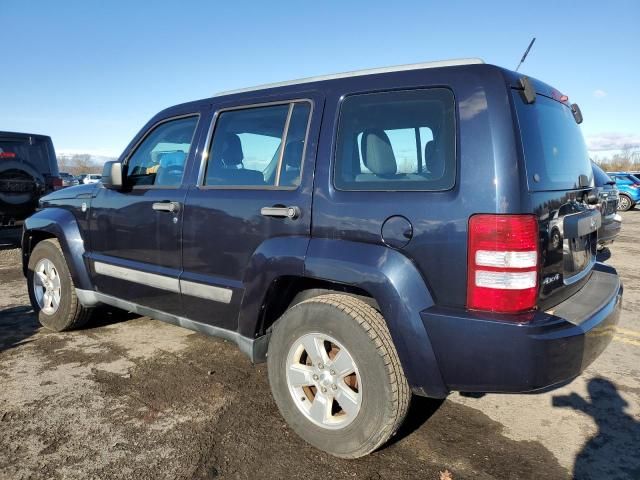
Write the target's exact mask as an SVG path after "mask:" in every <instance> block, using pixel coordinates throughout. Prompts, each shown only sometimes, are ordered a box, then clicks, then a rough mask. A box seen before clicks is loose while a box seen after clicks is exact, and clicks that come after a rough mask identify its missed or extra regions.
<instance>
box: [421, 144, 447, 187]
mask: <svg viewBox="0 0 640 480" xmlns="http://www.w3.org/2000/svg"><path fill="white" fill-rule="evenodd" d="M424 164H425V165H426V166H427V170H428V171H429V174H430V176H431V178H442V176H443V175H444V166H445V159H444V155H443V152H442V149H440V148H436V142H434V141H433V140H431V141H429V142H427V144H426V145H425V146H424Z"/></svg>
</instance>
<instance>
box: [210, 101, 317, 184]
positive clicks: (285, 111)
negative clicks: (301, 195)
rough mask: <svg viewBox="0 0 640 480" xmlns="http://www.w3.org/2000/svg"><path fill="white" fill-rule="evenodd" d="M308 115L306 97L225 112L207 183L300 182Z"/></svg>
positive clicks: (218, 124) (218, 122)
mask: <svg viewBox="0 0 640 480" xmlns="http://www.w3.org/2000/svg"><path fill="white" fill-rule="evenodd" d="M310 114H311V104H310V103H309V102H307V101H302V102H292V103H285V104H277V105H269V106H264V107H247V108H242V109H234V110H227V111H223V112H221V113H220V114H219V115H218V118H217V120H216V125H215V131H214V134H213V140H212V144H211V150H210V154H209V163H208V165H207V170H206V174H205V177H204V184H205V185H208V186H219V187H297V186H298V185H299V184H300V174H301V171H302V157H303V152H304V148H305V142H306V135H307V127H308V124H309V117H310ZM283 145H284V150H283V148H282V147H283Z"/></svg>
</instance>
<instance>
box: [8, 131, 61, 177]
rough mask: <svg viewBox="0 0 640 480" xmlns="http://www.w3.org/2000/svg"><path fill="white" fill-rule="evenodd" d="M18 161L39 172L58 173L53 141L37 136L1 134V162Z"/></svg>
mask: <svg viewBox="0 0 640 480" xmlns="http://www.w3.org/2000/svg"><path fill="white" fill-rule="evenodd" d="M9 160H12V161H16V162H18V163H20V164H23V165H25V166H27V167H30V168H32V169H33V170H35V171H36V172H37V173H40V174H44V175H56V174H57V173H58V172H57V169H56V165H57V163H56V162H55V158H53V148H52V147H51V141H50V140H49V139H46V138H42V137H36V136H0V162H3V161H9Z"/></svg>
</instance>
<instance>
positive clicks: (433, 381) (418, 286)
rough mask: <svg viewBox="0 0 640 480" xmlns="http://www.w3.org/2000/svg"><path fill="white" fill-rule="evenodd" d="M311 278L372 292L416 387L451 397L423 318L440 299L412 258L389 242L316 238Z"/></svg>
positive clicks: (308, 260) (310, 252) (312, 245)
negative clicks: (421, 315)
mask: <svg viewBox="0 0 640 480" xmlns="http://www.w3.org/2000/svg"><path fill="white" fill-rule="evenodd" d="M305 276H306V277H310V278H315V279H319V280H327V281H332V282H339V283H343V284H348V285H352V286H355V287H358V288H361V289H362V290H364V291H366V292H368V293H369V294H370V295H372V296H373V298H375V300H376V301H377V302H378V305H379V306H380V309H381V310H382V315H383V316H384V318H385V321H386V322H387V326H388V328H389V331H390V333H391V337H392V339H393V342H394V344H395V347H396V350H397V352H398V356H399V357H400V362H401V363H402V367H403V369H404V372H405V375H406V377H407V380H408V382H409V385H410V386H411V388H412V390H413V391H414V392H415V393H416V394H419V395H423V396H428V397H433V398H444V397H446V396H447V394H448V393H449V391H448V389H447V387H446V385H445V382H444V380H443V377H442V373H441V372H440V368H439V366H438V361H437V359H436V356H435V353H434V350H433V347H432V345H431V341H430V339H429V335H428V332H427V331H426V329H425V326H424V323H423V322H422V319H421V317H420V312H421V311H423V310H425V309H427V308H429V307H431V306H433V305H434V303H435V302H434V301H433V298H432V296H431V294H430V292H429V289H428V287H427V285H426V283H425V281H424V279H423V278H422V275H421V274H420V272H418V270H417V268H416V267H415V265H414V264H413V262H411V260H409V258H407V257H406V256H404V255H403V254H402V253H400V252H398V251H397V250H393V249H391V248H388V247H385V246H383V245H374V244H365V243H359V242H351V241H345V240H334V239H321V238H320V239H316V238H312V239H311V241H310V243H309V249H308V251H307V256H306V259H305Z"/></svg>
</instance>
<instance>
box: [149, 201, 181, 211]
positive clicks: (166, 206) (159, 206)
mask: <svg viewBox="0 0 640 480" xmlns="http://www.w3.org/2000/svg"><path fill="white" fill-rule="evenodd" d="M151 208H153V209H154V210H155V211H156V212H169V213H178V212H179V211H180V203H179V202H155V203H153V204H152V205H151Z"/></svg>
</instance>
